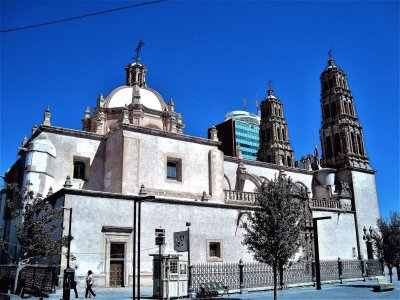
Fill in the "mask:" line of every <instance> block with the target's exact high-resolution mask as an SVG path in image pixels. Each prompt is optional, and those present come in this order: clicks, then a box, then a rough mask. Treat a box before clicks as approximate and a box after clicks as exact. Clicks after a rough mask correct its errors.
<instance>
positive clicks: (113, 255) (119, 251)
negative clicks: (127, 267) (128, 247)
mask: <svg viewBox="0 0 400 300" xmlns="http://www.w3.org/2000/svg"><path fill="white" fill-rule="evenodd" d="M110 246H111V247H110V286H124V261H125V244H122V243H111V245H110Z"/></svg>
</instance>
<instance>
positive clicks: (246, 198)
mask: <svg viewBox="0 0 400 300" xmlns="http://www.w3.org/2000/svg"><path fill="white" fill-rule="evenodd" d="M224 193H225V202H241V204H243V202H245V203H247V204H250V205H254V203H255V201H256V197H257V193H251V192H241V191H232V190H224Z"/></svg>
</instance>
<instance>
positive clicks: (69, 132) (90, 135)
mask: <svg viewBox="0 0 400 300" xmlns="http://www.w3.org/2000/svg"><path fill="white" fill-rule="evenodd" d="M42 132H50V133H58V134H64V135H69V136H75V137H82V138H87V139H95V140H102V139H104V136H103V135H101V134H98V133H94V132H89V131H83V130H76V129H68V128H63V127H57V126H47V125H40V127H39V128H38V129H37V130H36V131H35V133H34V134H32V136H31V137H30V138H29V140H28V142H27V143H29V142H30V141H32V140H33V139H34V138H35V137H37V136H38V135H39V134H40V133H42Z"/></svg>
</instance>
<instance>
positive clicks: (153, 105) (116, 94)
mask: <svg viewBox="0 0 400 300" xmlns="http://www.w3.org/2000/svg"><path fill="white" fill-rule="evenodd" d="M139 91H140V103H141V104H143V105H144V106H145V107H147V108H149V109H153V110H157V111H163V109H164V108H165V107H166V104H165V102H164V100H163V98H162V97H161V95H160V94H159V93H157V92H156V91H155V90H153V89H150V88H148V87H139ZM132 102H133V87H132V86H121V87H118V88H116V89H115V90H113V91H112V92H111V93H110V95H109V96H108V97H107V98H106V101H105V103H104V107H106V108H115V107H125V105H129V104H131V103H132Z"/></svg>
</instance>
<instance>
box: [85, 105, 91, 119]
mask: <svg viewBox="0 0 400 300" xmlns="http://www.w3.org/2000/svg"><path fill="white" fill-rule="evenodd" d="M85 119H90V107H89V106H87V107H86V110H85Z"/></svg>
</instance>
